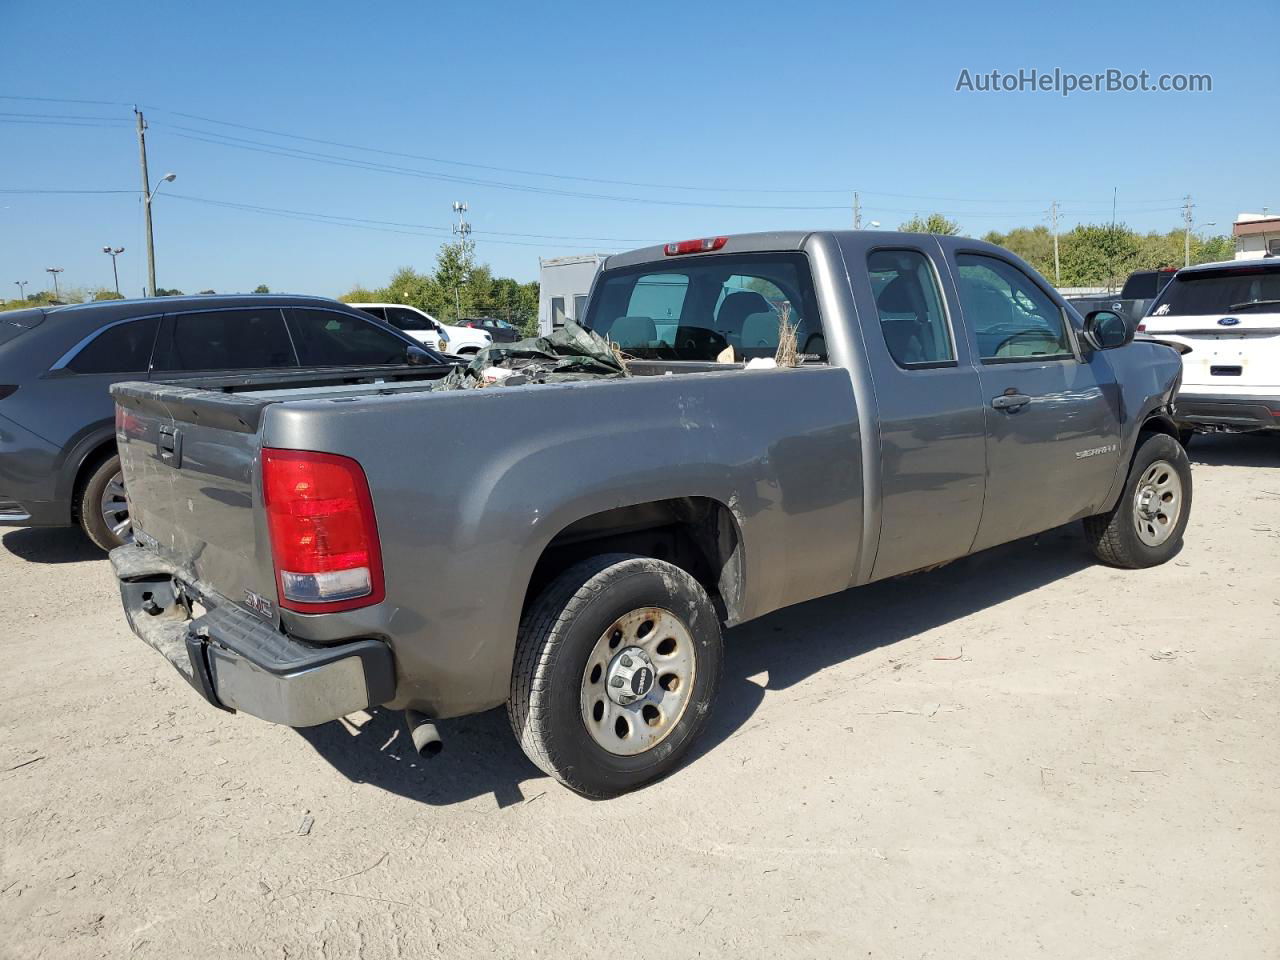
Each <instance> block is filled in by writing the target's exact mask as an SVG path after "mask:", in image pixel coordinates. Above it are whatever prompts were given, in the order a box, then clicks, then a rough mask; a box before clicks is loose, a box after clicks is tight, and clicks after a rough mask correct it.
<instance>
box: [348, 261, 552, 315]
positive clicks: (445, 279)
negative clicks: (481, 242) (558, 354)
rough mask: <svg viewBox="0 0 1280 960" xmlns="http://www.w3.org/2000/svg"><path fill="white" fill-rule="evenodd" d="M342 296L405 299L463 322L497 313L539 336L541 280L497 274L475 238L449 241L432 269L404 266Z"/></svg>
mask: <svg viewBox="0 0 1280 960" xmlns="http://www.w3.org/2000/svg"><path fill="white" fill-rule="evenodd" d="M338 299H339V300H342V301H344V302H345V303H403V304H407V305H408V306H411V307H417V308H418V309H420V310H424V311H426V312H427V313H429V314H431V316H433V317H435V318H436V319H437V320H440V321H441V322H444V323H457V322H458V320H460V319H461V318H463V317H497V318H499V319H501V320H506V321H507V322H508V323H511V324H512V325H513V326H516V327H519V328H520V329H521V331H522V332H523V333H524V334H525V335H526V336H535V335H536V334H537V328H538V284H537V283H536V282H530V283H521V282H520V281H518V280H513V279H512V278H510V277H495V276H494V275H493V270H492V269H491V268H490V267H489V266H488V264H483V263H477V262H476V257H475V244H474V243H473V242H472V241H469V240H464V241H461V242H458V243H446V244H443V245H442V246H441V247H440V251H439V253H437V254H436V262H435V266H434V267H433V268H432V269H431V271H430V272H427V273H420V272H418V271H417V270H415V269H413V267H401V268H400V269H399V270H397V271H396V272H395V273H394V274H393V275H392V277H391V280H390V282H389V283H388V284H387V285H386V286H385V287H377V288H370V287H364V286H361V285H359V284H357V285H356V286H355V287H353V288H352V289H350V290H348V291H347V292H346V293H344V294H343V295H342V296H341V297H339V298H338Z"/></svg>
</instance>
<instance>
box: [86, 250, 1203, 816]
mask: <svg viewBox="0 0 1280 960" xmlns="http://www.w3.org/2000/svg"><path fill="white" fill-rule="evenodd" d="M784 318H785V320H786V322H787V323H788V325H789V326H790V327H791V328H792V329H793V330H794V332H795V334H796V340H797V344H798V345H799V346H800V348H801V350H802V353H803V355H804V359H803V361H802V362H801V363H800V364H799V365H798V366H795V367H793V368H792V367H775V368H774V369H753V368H749V367H748V366H747V365H745V364H743V363H742V362H736V363H722V362H716V360H717V358H718V357H721V356H724V355H727V350H728V348H729V347H731V346H732V347H733V348H734V356H735V357H736V358H738V359H739V360H743V359H748V358H753V357H755V358H763V359H764V360H765V363H764V364H763V366H765V367H768V366H770V364H769V363H768V360H769V359H770V358H774V357H775V355H776V353H777V351H778V347H779V342H780V336H779V335H780V332H781V330H782V327H781V322H782V320H783V319H784ZM584 322H585V324H586V326H587V327H589V328H590V329H591V330H592V331H595V332H597V333H599V334H602V335H607V336H608V338H609V339H610V340H612V341H613V342H615V343H618V344H621V346H622V347H623V349H624V350H626V352H627V353H628V354H629V355H630V357H631V358H634V359H630V360H629V361H628V364H627V370H628V371H629V375H626V376H620V375H618V374H614V375H612V376H611V377H609V378H597V379H591V380H585V381H581V380H580V381H577V382H561V383H547V384H536V383H528V384H525V385H522V386H499V387H493V388H489V389H484V390H432V389H429V388H430V387H431V386H432V383H431V378H433V377H438V376H439V375H440V374H439V372H438V371H430V372H425V373H424V374H423V375H422V383H421V384H420V385H419V386H418V388H415V387H414V386H413V385H412V384H409V383H406V384H403V385H401V388H400V389H397V390H396V391H395V392H394V393H390V392H388V391H383V390H379V389H377V388H374V387H364V388H361V387H354V388H350V389H344V390H343V391H342V397H341V399H342V400H343V401H344V402H343V403H342V404H341V405H340V406H339V405H335V404H333V403H330V402H326V401H327V400H328V399H329V398H330V397H331V393H330V392H329V389H328V388H325V387H303V388H298V389H281V385H280V384H279V383H278V382H277V381H276V380H275V379H274V378H273V377H271V376H269V375H264V376H262V377H261V378H260V379H259V382H257V383H256V384H255V383H246V384H245V385H244V386H243V387H242V388H239V389H238V390H237V391H236V392H235V393H234V394H228V393H226V392H219V391H217V390H214V389H204V388H202V387H201V385H200V384H198V383H188V384H186V385H184V386H183V387H181V388H179V387H174V386H168V385H163V384H155V383H131V384H117V385H116V386H115V387H114V388H113V392H114V395H115V397H116V401H117V404H118V406H119V410H120V416H121V418H122V422H123V423H124V426H123V427H122V429H121V433H120V451H121V457H122V461H123V463H124V469H125V478H126V480H127V482H128V483H129V485H130V490H131V491H132V495H133V503H134V509H135V516H136V526H137V528H138V529H137V535H136V539H137V542H136V544H135V545H133V546H126V547H121V548H120V549H118V550H116V551H114V552H113V553H112V555H111V556H112V562H113V564H114V566H115V571H116V575H117V577H118V579H119V581H120V585H121V595H122V598H123V603H124V607H125V611H126V613H127V616H128V618H129V622H130V624H131V625H132V627H133V629H134V630H135V632H136V633H137V634H138V635H139V636H140V637H141V638H142V639H143V640H145V641H146V642H147V643H149V644H151V645H152V646H153V647H154V648H155V649H156V650H158V651H159V652H160V653H162V654H163V655H164V656H165V657H166V658H168V659H169V660H170V661H171V662H172V663H173V665H174V666H175V667H176V668H177V669H178V670H179V671H180V672H181V673H182V674H183V675H184V676H185V677H187V679H188V680H190V681H191V683H192V684H193V685H194V686H195V688H196V689H197V690H198V691H199V692H200V693H201V694H202V695H203V696H204V697H205V698H206V699H208V700H209V701H210V702H211V703H213V704H215V705H217V706H221V707H225V708H228V709H233V710H243V711H245V712H247V713H250V714H253V715H255V716H258V717H262V718H264V719H267V720H271V721H275V722H278V723H285V724H289V725H293V726H308V725H312V724H318V723H323V722H325V721H328V720H333V719H335V718H337V717H340V716H343V715H345V714H347V713H350V712H352V711H354V710H357V709H361V708H365V707H369V706H371V705H377V704H382V705H385V706H387V707H389V708H395V709H403V710H405V711H406V713H407V716H408V718H409V720H410V725H411V730H412V733H413V739H414V742H415V744H416V745H417V746H418V747H419V748H420V749H421V750H424V751H430V750H434V749H438V748H439V739H438V736H437V734H436V733H435V731H434V727H433V726H432V724H431V722H430V721H431V719H434V718H441V717H454V716H459V715H462V714H469V713H474V712H477V711H481V710H486V709H489V708H491V707H494V706H497V705H499V704H502V703H504V702H505V703H506V704H507V707H508V712H509V715H510V718H511V722H512V727H513V729H514V731H515V734H516V736H517V738H518V739H519V741H520V743H521V745H522V746H523V747H524V749H525V751H526V752H527V753H528V755H529V757H530V758H531V759H532V760H533V762H534V763H536V764H537V765H538V766H540V767H541V768H542V769H543V770H545V771H546V772H547V773H549V774H551V775H552V776H554V777H556V778H558V779H559V780H561V781H562V782H563V783H565V784H567V785H568V786H570V787H571V788H573V789H574V790H577V791H579V792H581V793H583V794H586V795H589V796H595V797H606V796H612V795H615V794H618V793H621V792H623V791H626V790H629V789H632V788H634V787H637V786H639V785H641V784H644V783H647V782H649V781H651V780H653V779H655V778H657V777H660V776H662V775H664V774H666V773H668V772H669V771H671V770H672V769H673V768H674V767H675V765H677V764H678V763H679V762H680V759H681V758H682V757H683V756H684V755H685V754H686V753H687V752H688V750H689V748H690V746H691V744H692V743H693V742H694V740H695V739H696V737H697V735H698V733H699V732H700V731H701V730H702V728H703V727H704V725H705V723H706V720H707V717H708V714H709V711H710V709H711V706H712V702H713V700H714V698H715V693H716V688H717V684H718V681H719V676H720V669H721V662H722V653H721V628H722V625H734V624H740V623H744V622H746V621H748V620H752V619H754V618H756V617H760V616H762V615H764V614H766V613H769V612H770V611H773V610H777V609H779V608H781V607H786V606H788V605H790V604H795V603H800V602H802V601H805V600H809V599H811V598H814V597H819V596H822V595H824V594H830V593H835V592H838V591H841V590H844V589H846V588H848V587H851V586H859V585H861V584H865V583H869V582H872V581H876V580H883V579H884V578H886V577H894V576H898V575H900V574H904V573H909V572H911V571H915V570H921V569H924V568H927V567H931V566H934V565H936V564H940V563H944V562H946V561H950V560H955V559H957V558H959V557H963V556H965V555H967V554H970V553H973V552H975V551H978V550H984V549H986V548H987V547H991V546H994V545H996V544H1000V543H1004V542H1006V541H1010V540H1014V539H1017V538H1019V537H1025V536H1029V535H1031V534H1035V533H1039V532H1041V531H1044V530H1048V529H1050V528H1052V527H1056V526H1059V525H1060V524H1064V523H1067V522H1069V521H1073V520H1083V521H1084V532H1085V535H1086V537H1087V539H1088V541H1089V542H1090V543H1091V544H1092V546H1093V549H1094V551H1095V552H1096V554H1097V556H1098V557H1099V558H1101V559H1102V561H1104V562H1106V563H1109V564H1112V565H1114V566H1117V567H1146V566H1151V565H1154V564H1159V563H1163V562H1164V561H1166V560H1168V559H1169V558H1170V557H1172V556H1173V555H1174V554H1175V553H1176V552H1177V550H1178V549H1179V545H1180V543H1181V540H1182V536H1183V531H1184V529H1185V527H1186V523H1187V516H1188V511H1189V509H1190V506H1191V473H1190V468H1189V465H1188V461H1187V457H1186V454H1185V452H1184V451H1183V449H1182V447H1181V446H1180V445H1179V444H1178V442H1177V440H1176V439H1175V436H1176V428H1175V424H1174V422H1173V413H1172V404H1173V398H1174V392H1175V390H1176V387H1177V383H1178V377H1179V373H1180V370H1181V367H1180V363H1179V359H1178V354H1177V352H1176V351H1175V350H1173V349H1172V348H1170V347H1167V346H1163V345H1159V344H1155V343H1133V342H1131V341H1132V337H1133V327H1132V325H1130V324H1128V323H1126V322H1125V321H1124V319H1123V318H1121V317H1119V316H1117V315H1116V314H1114V313H1111V312H1108V311H1098V312H1096V313H1093V314H1091V315H1090V316H1088V317H1087V318H1085V319H1084V320H1083V322H1081V321H1080V319H1079V317H1078V316H1077V315H1076V314H1075V312H1074V311H1072V310H1070V309H1069V308H1068V307H1067V305H1066V303H1065V302H1064V301H1063V300H1062V298H1061V297H1059V296H1058V295H1057V294H1056V293H1055V292H1054V290H1053V288H1052V287H1051V286H1050V285H1049V284H1048V283H1047V282H1046V281H1045V280H1044V279H1043V278H1042V277H1040V276H1039V275H1038V274H1036V273H1035V272H1034V271H1033V270H1032V269H1031V268H1030V267H1029V266H1027V264H1026V263H1024V262H1023V261H1021V260H1019V259H1018V258H1017V257H1015V256H1013V255H1012V254H1010V253H1008V252H1007V251H1005V250H1002V249H1000V248H998V247H995V246H993V245H991V244H988V243H983V242H980V241H977V240H968V239H962V238H956V237H935V236H929V235H920V234H900V233H874V232H870V231H851V232H775V233H766V234H746V235H742V236H734V237H714V238H707V239H704V240H694V241H686V242H682V243H672V244H668V245H667V246H665V247H653V248H649V249H645V250H638V251H634V252H631V253H624V254H620V255H617V256H613V257H610V258H609V260H608V261H607V262H606V264H605V265H604V269H603V271H602V272H601V273H600V275H599V276H598V278H597V280H596V283H595V285H594V287H593V288H592V292H591V298H590V306H589V308H588V310H587V314H586V316H585V318H584ZM671 323H674V330H673V333H672V334H671V335H670V337H668V336H666V335H664V334H663V333H661V332H660V331H661V330H663V329H665V328H666V327H667V326H669V325H670V324H671ZM789 339H790V338H789V337H788V340H789ZM603 349H605V350H608V349H609V348H608V347H607V346H605V347H604V348H603ZM610 356H612V354H610ZM784 359H786V357H785V355H784ZM757 366H760V365H759V364H757ZM166 437H168V438H173V439H172V440H169V441H166V440H164V438H166ZM459 437H461V438H476V439H475V440H473V441H470V442H468V441H466V440H462V441H460V440H459V439H458V438H459ZM157 442H161V443H164V442H168V443H171V444H173V445H182V446H185V447H186V449H189V450H199V451H200V455H199V456H198V457H191V458H190V459H189V460H187V461H186V462H181V463H180V462H176V461H175V460H173V459H169V460H157V458H156V456H155V450H156V444H157ZM498 585H506V587H505V589H502V588H499V587H498ZM1121 589H1122V588H1121ZM922 602H927V598H924V600H923V601H922ZM197 603H198V604H199V608H197V607H196V605H195V604H197ZM784 655H785V654H784Z"/></svg>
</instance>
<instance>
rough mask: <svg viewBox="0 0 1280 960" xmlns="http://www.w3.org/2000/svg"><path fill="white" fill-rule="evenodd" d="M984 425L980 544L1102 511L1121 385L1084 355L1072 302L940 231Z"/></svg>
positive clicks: (1111, 471) (1099, 357)
mask: <svg viewBox="0 0 1280 960" xmlns="http://www.w3.org/2000/svg"><path fill="white" fill-rule="evenodd" d="M941 243H942V246H943V247H944V249H946V251H947V255H948V260H949V263H950V266H951V270H952V274H953V276H954V277H955V281H956V289H957V292H958V294H959V299H960V303H961V308H962V313H963V316H964V323H965V327H966V328H967V330H966V333H967V336H968V339H969V345H970V349H971V350H972V352H973V356H974V358H975V360H976V362H977V370H978V380H979V383H980V384H981V388H982V397H983V402H984V411H985V417H986V424H987V441H986V446H987V497H986V506H985V508H984V509H983V513H982V522H981V524H980V526H979V529H978V537H977V539H976V540H975V541H974V549H975V550H981V549H983V548H985V547H990V546H994V545H996V544H998V543H1005V542H1007V541H1009V540H1015V539H1017V538H1019V537H1024V536H1028V535H1030V534H1033V533H1039V532H1040V531H1042V530H1048V529H1050V528H1052V527H1055V526H1058V525H1060V524H1063V523H1066V522H1067V521H1069V520H1074V519H1077V518H1079V517H1082V516H1087V515H1088V514H1090V513H1094V512H1096V510H1097V508H1098V506H1099V505H1100V502H1101V501H1102V499H1103V497H1104V496H1105V494H1106V492H1107V491H1108V490H1109V489H1110V487H1111V482H1112V480H1113V478H1114V476H1115V472H1116V469H1117V466H1118V460H1119V456H1120V453H1119V451H1120V409H1119V391H1118V390H1117V389H1116V383H1115V378H1114V376H1113V374H1112V372H1111V367H1110V365H1109V363H1108V362H1107V359H1106V357H1105V355H1104V354H1103V353H1101V352H1089V353H1087V354H1082V353H1081V350H1080V345H1079V344H1078V342H1077V338H1076V331H1075V330H1074V328H1073V327H1072V325H1071V323H1070V321H1069V319H1068V314H1067V310H1066V307H1065V305H1064V304H1063V303H1062V302H1061V301H1060V300H1059V299H1058V298H1056V297H1054V296H1053V295H1051V294H1050V293H1049V292H1048V291H1047V289H1045V287H1044V286H1042V284H1041V282H1040V281H1039V280H1038V279H1037V278H1035V277H1033V276H1032V275H1031V274H1030V273H1028V272H1027V271H1026V270H1024V269H1023V268H1022V267H1021V266H1020V265H1018V264H1017V263H1015V262H1014V260H1013V259H1012V258H1006V257H1004V256H1002V255H1001V254H1000V253H999V252H997V251H994V250H992V249H991V248H989V247H988V248H983V249H980V250H978V249H966V246H965V241H963V240H954V239H951V238H943V240H942V241H941Z"/></svg>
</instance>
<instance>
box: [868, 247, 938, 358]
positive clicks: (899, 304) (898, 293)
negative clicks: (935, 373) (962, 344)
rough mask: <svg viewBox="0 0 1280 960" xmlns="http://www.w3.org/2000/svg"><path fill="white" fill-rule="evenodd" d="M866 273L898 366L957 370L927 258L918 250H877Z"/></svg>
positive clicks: (881, 331)
mask: <svg viewBox="0 0 1280 960" xmlns="http://www.w3.org/2000/svg"><path fill="white" fill-rule="evenodd" d="M867 272H868V273H869V274H870V276H871V292H872V293H873V294H874V296H875V300H876V313H877V314H878V315H879V318H880V333H881V334H882V335H883V337H884V342H885V346H886V347H888V348H889V354H890V355H891V356H892V357H893V360H894V362H895V363H896V364H897V365H898V366H900V367H903V368H905V369H912V368H922V367H936V366H943V365H951V364H954V363H955V359H956V355H955V349H954V346H953V344H952V342H951V329H950V327H949V326H948V324H947V317H946V314H945V313H944V312H943V309H942V296H941V294H940V293H939V292H938V280H937V276H936V275H935V274H934V271H933V267H932V265H931V264H930V263H929V259H928V257H926V256H925V255H924V254H923V253H921V252H920V251H918V250H875V251H872V253H871V254H870V255H868V257H867Z"/></svg>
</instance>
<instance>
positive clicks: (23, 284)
mask: <svg viewBox="0 0 1280 960" xmlns="http://www.w3.org/2000/svg"><path fill="white" fill-rule="evenodd" d="M13 283H14V286H16V287H17V288H18V299H19V300H25V299H27V281H26V280H15V281H13Z"/></svg>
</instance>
